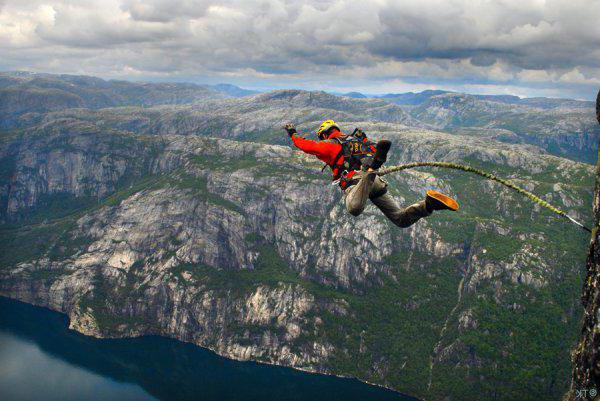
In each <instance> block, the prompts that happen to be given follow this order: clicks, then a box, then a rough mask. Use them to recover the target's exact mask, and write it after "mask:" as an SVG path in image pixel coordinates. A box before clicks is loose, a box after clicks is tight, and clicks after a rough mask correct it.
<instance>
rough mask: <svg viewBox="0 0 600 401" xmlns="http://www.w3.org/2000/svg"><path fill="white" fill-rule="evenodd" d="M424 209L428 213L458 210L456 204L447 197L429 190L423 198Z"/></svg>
mask: <svg viewBox="0 0 600 401" xmlns="http://www.w3.org/2000/svg"><path fill="white" fill-rule="evenodd" d="M425 207H426V208H427V211H428V212H429V213H431V212H433V211H434V210H452V211H454V212H456V211H457V210H458V203H457V202H456V201H455V200H454V199H452V198H451V197H449V196H446V195H444V194H442V193H440V192H438V191H434V190H432V189H430V190H429V191H427V195H426V196H425Z"/></svg>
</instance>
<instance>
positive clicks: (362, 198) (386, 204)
mask: <svg viewBox="0 0 600 401" xmlns="http://www.w3.org/2000/svg"><path fill="white" fill-rule="evenodd" d="M352 178H353V181H354V179H358V182H357V183H356V184H353V185H350V186H349V187H348V188H346V189H345V190H344V197H345V200H346V209H348V212H349V213H350V214H351V215H353V216H358V215H360V214H361V213H362V212H363V211H364V210H365V206H366V205H367V199H371V202H373V204H374V205H375V206H377V207H378V208H379V210H381V211H382V212H383V214H384V215H385V217H387V218H388V219H390V220H391V221H392V223H394V224H395V225H397V226H398V227H409V226H411V225H413V224H414V223H416V222H417V221H418V220H419V219H421V218H422V217H427V216H429V215H430V214H431V213H430V212H428V211H427V209H426V208H425V201H424V200H423V201H421V202H417V203H415V204H413V205H410V206H409V207H407V208H404V209H403V208H401V207H400V206H399V205H398V203H397V202H396V201H395V200H394V198H392V196H391V195H390V194H389V193H387V191H385V189H386V187H387V183H386V182H385V181H383V180H382V179H381V178H379V176H378V175H376V174H375V173H367V172H364V171H359V172H357V173H356V174H355V175H354V177H352ZM382 192H385V193H384V194H383V195H379V194H381V193H382ZM376 195H379V196H376Z"/></svg>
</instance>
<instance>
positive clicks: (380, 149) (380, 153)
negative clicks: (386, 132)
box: [370, 139, 392, 170]
mask: <svg viewBox="0 0 600 401" xmlns="http://www.w3.org/2000/svg"><path fill="white" fill-rule="evenodd" d="M391 146H392V143H391V142H390V141H388V140H387V139H382V140H381V141H379V142H377V145H375V149H376V150H375V156H373V162H372V163H371V166H370V167H371V168H372V169H373V170H377V169H378V168H379V167H381V166H382V165H383V163H385V162H386V160H387V153H388V152H389V150H390V147H391Z"/></svg>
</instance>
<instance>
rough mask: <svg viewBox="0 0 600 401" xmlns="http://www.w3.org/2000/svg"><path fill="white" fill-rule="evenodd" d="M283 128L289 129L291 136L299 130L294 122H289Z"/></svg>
mask: <svg viewBox="0 0 600 401" xmlns="http://www.w3.org/2000/svg"><path fill="white" fill-rule="evenodd" d="M283 129H284V130H286V131H287V133H288V135H289V136H290V138H291V137H292V135H294V134H295V133H296V132H297V131H296V127H294V124H292V123H287V124H286V125H284V126H283Z"/></svg>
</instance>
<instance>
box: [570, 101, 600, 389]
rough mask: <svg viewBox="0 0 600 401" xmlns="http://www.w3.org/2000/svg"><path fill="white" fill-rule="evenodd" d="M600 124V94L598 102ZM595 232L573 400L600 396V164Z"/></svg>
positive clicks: (583, 299) (585, 286) (575, 359)
mask: <svg viewBox="0 0 600 401" xmlns="http://www.w3.org/2000/svg"><path fill="white" fill-rule="evenodd" d="M596 117H597V118H598V124H600V92H598V98H597V100H596ZM593 211H594V229H593V230H592V242H591V244H590V249H589V253H588V258H587V265H586V267H587V275H586V278H585V282H584V284H583V294H582V296H581V303H582V304H583V307H584V309H585V311H584V318H583V327H582V329H581V338H580V340H579V343H578V344H577V347H576V348H575V350H574V351H573V356H572V358H573V381H572V383H571V389H570V391H569V395H568V397H569V400H596V399H598V397H599V396H598V393H600V238H599V235H600V230H599V229H600V161H599V163H598V166H597V168H596V191H595V193H594V204H593Z"/></svg>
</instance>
